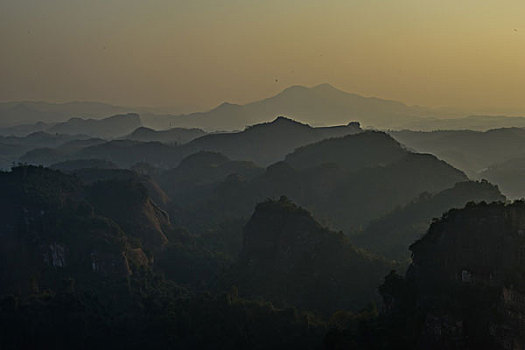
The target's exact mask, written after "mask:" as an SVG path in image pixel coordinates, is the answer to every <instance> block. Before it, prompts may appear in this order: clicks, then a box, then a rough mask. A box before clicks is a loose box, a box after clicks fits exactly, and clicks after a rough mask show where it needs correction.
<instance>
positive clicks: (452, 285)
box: [407, 202, 525, 349]
mask: <svg viewBox="0 0 525 350" xmlns="http://www.w3.org/2000/svg"><path fill="white" fill-rule="evenodd" d="M524 223H525V203H523V202H515V203H513V204H510V205H505V204H503V203H493V204H489V205H487V204H483V203H481V204H478V205H467V207H465V208H464V209H462V210H451V211H449V212H448V213H447V214H445V215H444V216H443V217H442V218H441V219H440V220H437V221H436V222H434V223H433V224H432V226H431V227H430V229H429V231H428V233H427V234H426V235H425V236H424V237H423V238H422V239H421V240H419V241H417V242H416V243H414V244H413V245H412V246H411V247H410V249H411V250H412V252H413V263H412V265H411V267H410V269H409V271H408V272H407V282H408V285H409V286H410V288H415V289H414V292H413V293H414V295H415V298H413V299H412V300H413V302H414V304H415V305H419V310H418V313H419V320H420V322H421V325H420V327H419V329H420V335H419V341H418V342H419V344H420V346H419V347H420V348H422V349H423V348H424V349H434V348H440V349H453V348H454V349H457V348H460V349H508V348H512V349H518V348H522V347H523V346H524V345H525V331H524V328H523V323H522V322H523V319H524V317H525V305H524V303H523V300H524V299H525V278H524V276H525V269H524V267H523V266H524V259H525V254H524V252H525V237H524V234H523V232H524ZM414 316H415V315H414Z"/></svg>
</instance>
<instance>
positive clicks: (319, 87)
mask: <svg viewBox="0 0 525 350" xmlns="http://www.w3.org/2000/svg"><path fill="white" fill-rule="evenodd" d="M312 90H336V91H341V90H339V89H338V88H336V87H334V86H333V85H330V84H328V83H323V84H319V85H316V86H314V87H312Z"/></svg>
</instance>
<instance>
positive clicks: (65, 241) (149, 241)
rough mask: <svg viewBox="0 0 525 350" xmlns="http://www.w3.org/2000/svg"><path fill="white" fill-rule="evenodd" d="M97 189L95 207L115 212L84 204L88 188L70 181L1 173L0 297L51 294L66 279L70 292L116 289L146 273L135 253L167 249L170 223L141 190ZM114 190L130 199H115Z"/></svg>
mask: <svg viewBox="0 0 525 350" xmlns="http://www.w3.org/2000/svg"><path fill="white" fill-rule="evenodd" d="M104 183H105V184H106V185H108V183H107V182H100V184H104ZM101 186H102V187H100V188H98V189H99V190H101V191H100V192H99V193H98V194H99V195H100V196H99V197H97V198H95V199H97V201H99V202H100V203H106V204H107V205H108V207H111V205H120V207H118V210H115V211H110V210H108V212H105V211H104V210H101V209H106V207H102V208H101V206H100V205H99V202H96V201H94V200H93V201H90V200H92V199H94V198H93V193H95V192H96V191H94V189H95V188H94V187H89V186H87V187H86V186H84V185H83V184H82V183H81V182H80V181H79V179H78V178H77V177H75V176H70V175H66V174H63V173H61V172H59V171H55V170H50V169H46V168H41V167H32V166H28V167H26V166H24V167H18V168H14V169H13V170H12V171H11V172H8V173H0V191H1V193H3V196H0V291H1V292H3V293H16V294H27V293H33V292H38V291H39V290H44V289H51V290H55V289H56V288H59V287H57V286H60V285H61V283H62V282H61V281H63V280H64V279H68V278H71V276H75V278H74V279H75V284H76V285H77V286H82V285H83V284H85V285H91V284H92V283H93V282H94V281H102V280H112V281H116V280H119V279H123V278H127V277H128V276H130V274H131V273H132V271H133V269H134V268H139V267H148V266H149V265H150V258H148V256H146V254H145V253H144V251H143V249H142V246H144V247H147V248H148V249H150V250H153V249H161V248H162V247H163V245H164V244H166V242H167V238H166V236H165V235H164V231H163V230H165V229H169V228H170V223H169V217H168V216H167V214H166V213H165V212H164V211H162V210H161V209H160V208H158V207H157V206H156V205H155V204H154V203H153V201H152V200H151V199H150V198H149V196H148V195H147V191H146V190H145V187H144V186H143V185H142V184H140V183H133V184H129V183H128V182H126V181H124V180H115V182H114V183H111V182H110V183H109V187H110V188H112V189H113V191H109V190H108V189H107V187H104V186H103V185H101ZM134 186H135V187H134ZM133 189H135V191H133ZM119 190H122V191H123V192H126V191H127V190H130V191H129V192H128V193H127V196H126V195H124V194H122V197H119V196H120V195H121V193H119V192H118V191H119ZM115 191H116V192H115ZM113 195H115V196H114V197H113ZM120 215H122V216H120ZM127 218H129V219H127ZM127 231H129V233H128V232H127Z"/></svg>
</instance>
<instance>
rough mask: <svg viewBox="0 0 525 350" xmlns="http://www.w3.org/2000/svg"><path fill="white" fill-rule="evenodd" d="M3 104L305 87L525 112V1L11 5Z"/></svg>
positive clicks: (162, 102)
mask: <svg viewBox="0 0 525 350" xmlns="http://www.w3.org/2000/svg"><path fill="white" fill-rule="evenodd" d="M0 44H1V54H0V79H1V82H2V83H1V84H0V100H2V101H8V100H47V101H57V102H61V101H71V100H90V101H102V102H109V103H113V104H119V105H132V106H186V107H188V108H190V107H191V108H195V109H207V108H210V107H213V106H214V105H217V104H219V103H221V102H223V101H229V102H234V103H246V102H249V101H252V100H256V99H259V98H262V97H267V96H270V95H272V94H275V93H277V92H279V91H280V90H282V89H284V88H286V87H288V86H290V85H295V84H301V85H309V86H310V85H316V84H319V83H324V82H328V83H330V84H333V85H334V86H336V87H338V88H341V89H343V90H345V91H349V92H355V93H359V94H363V95H373V96H378V97H384V98H390V99H396V100H400V101H403V102H405V103H408V104H420V105H427V106H452V107H456V108H467V109H472V110H475V111H490V112H494V111H495V112H497V111H501V112H502V113H503V112H513V113H518V114H519V113H521V114H524V115H525V1H522V0H498V1H496V0H483V1H479V0H381V1H380V0H360V1H356V0H331V1H330V0H279V1H277V0H242V1H241V0H185V1H180V0H179V1H177V0H149V1H144V0H45V1H43V0H3V1H1V2H0Z"/></svg>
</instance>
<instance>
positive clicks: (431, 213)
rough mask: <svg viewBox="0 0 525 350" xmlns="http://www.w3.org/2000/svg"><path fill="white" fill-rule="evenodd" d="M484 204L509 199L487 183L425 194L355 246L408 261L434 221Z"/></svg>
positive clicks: (359, 236)
mask: <svg viewBox="0 0 525 350" xmlns="http://www.w3.org/2000/svg"><path fill="white" fill-rule="evenodd" d="M483 201H484V202H487V203H490V202H495V201H505V196H503V195H502V194H501V193H500V191H499V190H498V188H497V187H496V186H494V185H492V184H490V183H488V182H486V181H481V182H474V181H468V182H459V183H457V184H456V185H454V187H452V188H448V189H446V190H444V191H441V192H439V193H436V194H430V193H422V194H421V195H420V196H419V197H418V198H417V199H415V200H414V201H412V202H411V203H409V204H407V205H406V206H404V207H400V208H397V209H395V210H394V211H392V212H390V213H388V214H387V215H385V216H384V217H382V218H380V219H378V220H374V221H372V222H371V223H370V224H369V225H368V226H367V227H366V228H365V230H364V231H363V232H361V233H359V234H357V235H355V236H352V242H354V243H355V244H356V245H357V246H359V247H363V248H366V249H369V250H370V251H372V252H374V253H377V254H380V255H382V256H386V257H388V258H391V259H398V260H405V259H408V258H409V257H410V252H409V250H408V247H409V246H410V244H411V243H412V242H414V241H416V240H417V239H419V238H421V237H422V236H423V234H424V233H425V232H426V230H427V228H428V227H429V225H430V224H431V222H432V220H433V219H434V218H437V217H440V216H441V215H442V214H443V213H444V212H446V211H448V210H449V209H452V208H463V207H464V206H465V204H467V203H468V202H483Z"/></svg>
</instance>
